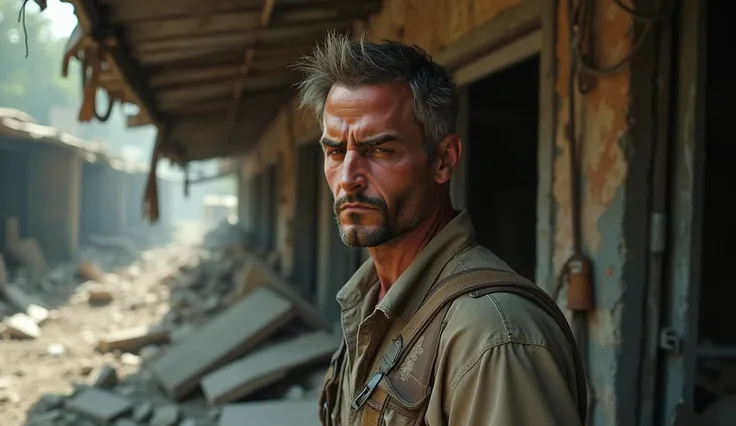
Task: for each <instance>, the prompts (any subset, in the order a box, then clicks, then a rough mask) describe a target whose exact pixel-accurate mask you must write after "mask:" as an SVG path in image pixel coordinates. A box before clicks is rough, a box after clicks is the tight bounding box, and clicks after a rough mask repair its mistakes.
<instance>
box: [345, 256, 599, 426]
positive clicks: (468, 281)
mask: <svg viewBox="0 0 736 426" xmlns="http://www.w3.org/2000/svg"><path fill="white" fill-rule="evenodd" d="M498 292H503V293H513V294H517V295H519V296H521V297H524V298H526V299H528V300H530V301H532V302H534V303H535V304H537V305H538V306H539V307H540V308H542V309H544V311H545V312H547V314H548V315H550V316H551V317H552V318H553V319H554V320H555V322H557V324H558V325H559V327H560V328H561V329H562V331H563V332H564V333H565V337H566V338H567V340H568V344H569V345H570V352H571V353H572V356H573V361H574V364H575V374H576V385H577V396H578V413H579V415H580V419H581V422H582V423H583V424H585V418H586V416H587V398H586V395H587V388H586V385H585V372H584V370H583V364H582V362H581V359H580V354H579V352H578V349H577V346H576V344H575V338H574V336H573V334H572V331H571V330H570V326H569V324H568V323H567V320H566V319H565V316H564V315H563V314H562V312H561V311H560V309H559V307H558V306H557V304H556V303H555V302H554V301H553V300H552V298H551V297H550V296H549V295H548V294H547V293H546V292H545V291H544V290H542V289H540V288H539V287H537V286H536V285H535V284H534V283H533V282H531V281H529V280H527V279H525V278H523V277H521V276H520V275H518V274H516V273H515V272H511V271H504V270H498V269H491V268H476V269H470V270H466V271H462V272H459V273H456V274H453V275H451V276H449V277H447V278H445V279H443V280H440V281H439V282H438V283H437V284H435V285H434V286H433V289H432V291H431V293H430V295H429V296H428V297H427V299H426V300H425V301H424V303H422V305H421V306H420V307H419V309H418V310H417V312H416V313H415V314H414V316H412V317H411V319H410V320H409V322H408V323H407V324H406V325H405V326H404V328H403V329H402V331H401V333H400V334H399V336H398V337H396V338H395V339H394V340H393V343H392V344H391V345H390V346H389V348H388V349H387V350H386V351H385V352H384V353H383V355H382V356H381V358H380V363H379V366H378V369H377V371H376V372H375V373H373V375H372V376H371V377H370V378H369V379H368V381H367V382H366V384H365V386H364V387H363V389H362V390H361V391H360V392H359V393H358V395H356V397H355V399H354V400H353V402H352V404H351V409H352V410H353V411H362V412H361V423H360V424H361V426H379V424H380V420H381V417H382V412H383V410H384V409H385V408H386V405H387V403H388V400H389V399H390V395H389V394H388V392H386V389H384V386H383V385H382V386H379V383H381V381H382V379H384V378H385V377H386V376H387V375H388V374H389V373H390V372H391V371H392V370H393V369H394V367H396V366H397V365H398V364H400V363H401V361H403V359H404V358H405V357H406V355H407V353H408V349H410V348H412V347H413V345H414V344H415V343H416V341H417V339H418V338H419V337H421V335H422V333H423V332H424V331H425V330H426V328H427V327H428V326H429V325H430V323H432V322H433V320H434V319H435V318H436V317H437V315H438V314H440V313H441V312H446V310H447V308H448V307H449V305H450V304H451V303H452V302H453V301H454V300H455V299H457V298H458V297H460V296H463V295H466V294H467V295H470V296H471V297H482V296H485V295H487V294H491V293H498Z"/></svg>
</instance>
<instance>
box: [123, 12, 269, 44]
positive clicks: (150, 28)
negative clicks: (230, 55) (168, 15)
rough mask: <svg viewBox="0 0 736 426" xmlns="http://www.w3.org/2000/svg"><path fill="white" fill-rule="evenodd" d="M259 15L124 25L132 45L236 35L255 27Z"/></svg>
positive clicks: (195, 17) (194, 17)
mask: <svg viewBox="0 0 736 426" xmlns="http://www.w3.org/2000/svg"><path fill="white" fill-rule="evenodd" d="M259 22H260V12H259V11H258V10H251V11H247V12H221V13H212V14H209V15H206V16H202V15H189V16H182V17H179V18H175V19H165V20H157V21H133V22H131V23H129V24H128V25H127V30H128V34H129V38H130V40H131V42H133V43H136V42H140V41H145V40H158V39H165V38H171V37H180V36H192V35H195V34H207V33H222V32H228V31H230V32H237V31H241V30H244V29H249V28H257V27H258V24H259Z"/></svg>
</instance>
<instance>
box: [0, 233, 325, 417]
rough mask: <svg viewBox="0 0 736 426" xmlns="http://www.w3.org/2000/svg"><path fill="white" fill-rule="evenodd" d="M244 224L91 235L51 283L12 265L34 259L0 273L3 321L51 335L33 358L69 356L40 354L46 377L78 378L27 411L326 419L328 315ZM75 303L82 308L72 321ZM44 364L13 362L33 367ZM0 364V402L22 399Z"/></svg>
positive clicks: (20, 330)
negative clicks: (141, 246) (190, 235)
mask: <svg viewBox="0 0 736 426" xmlns="http://www.w3.org/2000/svg"><path fill="white" fill-rule="evenodd" d="M11 226H12V224H11ZM6 228H7V226H6ZM223 229H224V230H225V231H223ZM236 229H237V228H233V227H230V226H229V225H228V226H225V227H222V228H219V229H218V231H217V232H215V233H214V234H213V233H211V234H210V235H209V236H208V238H209V239H208V240H206V242H205V243H202V240H201V239H199V240H198V242H196V243H193V242H192V240H182V241H178V240H177V241H175V242H172V243H170V244H169V245H167V246H161V247H157V248H150V249H147V250H146V251H142V252H141V251H138V252H136V251H135V247H133V245H132V243H131V241H130V239H126V238H123V237H120V238H118V237H94V238H92V239H91V243H92V244H94V245H95V246H96V248H95V249H89V248H83V249H82V250H80V251H81V253H80V257H81V258H82V259H85V260H84V261H82V262H78V263H72V264H69V265H66V266H64V267H63V268H62V267H56V266H54V268H53V269H52V270H50V271H49V272H48V273H46V274H45V275H44V277H46V278H42V280H41V281H43V282H46V284H45V285H44V286H41V285H40V283H39V284H33V279H32V278H30V276H31V275H32V274H31V273H30V272H26V273H25V274H26V275H25V277H26V278H24V275H23V274H24V273H21V272H18V271H23V270H28V267H27V265H23V264H21V265H20V266H21V267H23V268H25V269H19V268H15V270H14V269H13V266H10V267H9V268H8V271H7V276H8V278H7V280H5V282H1V281H0V293H1V295H2V296H3V297H2V298H3V299H4V301H5V302H6V303H5V305H6V306H5V307H4V308H3V306H0V315H2V313H3V311H8V313H9V314H10V315H11V316H10V317H9V318H6V319H5V321H4V322H5V324H6V327H5V332H6V334H9V335H10V334H11V333H12V336H13V337H14V338H29V337H30V338H32V339H33V338H35V339H38V341H39V342H44V343H43V346H42V347H41V348H40V350H41V351H42V354H41V355H36V356H37V357H38V356H43V357H45V358H47V359H48V358H54V359H55V360H56V362H57V363H67V362H68V363H69V364H67V365H68V366H67V367H66V369H65V370H63V371H62V370H60V369H59V367H51V366H49V367H44V368H49V369H51V368H56V370H49V372H50V373H48V374H44V375H42V374H41V372H39V379H38V380H41V379H40V377H56V376H58V377H59V378H62V379H63V378H65V377H66V378H67V382H66V388H67V389H69V386H70V385H71V386H72V387H73V388H74V392H72V393H70V394H69V395H68V396H63V395H58V392H60V393H65V392H68V390H66V391H57V390H53V391H50V392H49V391H47V392H46V393H47V394H48V395H50V396H44V397H43V398H40V399H39V397H40V395H39V396H37V397H35V398H34V399H35V400H36V401H37V402H36V403H35V404H36V405H35V406H34V407H33V408H32V409H31V408H28V409H27V413H28V417H27V420H26V422H25V423H24V424H27V425H35V424H38V425H47V424H48V425H61V426H66V425H70V426H71V425H74V426H91V425H95V424H109V425H117V426H133V425H139V426H141V425H150V426H175V425H176V426H215V425H223V426H230V425H242V424H244V419H247V423H248V424H249V425H254V426H259V425H264V426H265V425H269V426H270V425H273V426H278V425H292V424H300V425H301V424H310V423H313V424H315V425H316V424H318V421H317V416H316V410H317V399H318V395H319V389H320V386H321V384H322V380H321V379H322V378H323V377H324V372H325V370H326V368H327V366H328V363H329V358H330V356H331V355H332V353H334V351H335V349H336V348H337V344H338V340H336V336H335V335H334V334H333V332H332V325H331V324H329V322H328V321H326V320H325V319H324V318H323V317H322V315H321V313H320V312H319V311H318V310H317V309H316V308H315V307H314V306H313V305H311V304H310V303H309V302H307V301H306V300H305V299H303V298H302V297H301V296H300V295H299V294H298V293H297V292H296V291H294V289H293V286H292V285H291V284H290V283H289V282H288V281H287V280H286V279H285V278H283V277H282V276H281V275H280V274H279V273H278V272H277V271H276V270H275V269H274V268H273V267H272V266H271V265H270V264H269V263H270V262H268V261H267V260H266V259H265V257H258V256H257V255H256V254H255V253H253V252H249V251H247V250H245V249H243V244H242V243H241V242H240V241H241V240H240V238H241V237H242V235H241V234H240V233H239V231H238V232H235V230H236ZM218 232H219V234H218ZM7 235H8V234H7V231H6V237H7ZM12 235H13V234H11V236H12ZM213 235H214V237H213ZM218 235H219V236H218ZM234 236H235V237H234ZM236 237H237V238H236ZM15 241H16V243H17V241H20V239H19V238H16V239H15ZM218 241H219V244H218ZM121 259H122V260H121ZM1 260H2V259H0V261H1ZM44 280H45V281H44ZM49 289H51V290H49ZM52 290H53V291H52ZM47 299H48V300H50V301H52V302H53V303H52V304H49V303H46V300H47ZM0 303H2V301H0ZM60 306H61V307H60ZM51 307H53V308H54V309H53V310H50V308H51ZM75 311H79V312H84V315H85V316H86V317H84V318H85V319H84V320H82V321H80V322H76V323H74V324H76V325H72V324H69V323H68V321H69V318H70V317H69V316H70V315H76V312H75ZM80 315H81V314H80ZM0 318H1V317H0ZM42 323H43V327H44V334H43V336H42V335H41V327H40V326H39V325H40V324H42ZM75 327H76V328H75ZM47 328H49V330H54V334H53V335H52V336H51V337H48V338H47V337H46V331H45V330H46V329H47ZM70 331H71V332H70ZM48 339H53V340H50V341H49V340H48ZM36 354H39V352H36ZM41 359H44V358H41ZM0 361H4V359H3V358H2V355H0ZM37 363H38V358H37V359H35V360H34V362H33V363H31V362H30V361H29V362H28V365H29V367H28V368H27V369H20V370H18V371H17V374H16V375H17V376H18V377H23V376H28V375H29V374H30V375H35V371H34V369H36V368H41V367H35V365H37ZM6 364H7V363H6ZM11 364H12V363H11ZM1 365H2V363H1V362H0V411H2V410H3V409H4V407H6V406H7V405H8V404H19V403H21V402H20V401H21V399H20V397H19V396H18V395H24V397H23V399H25V398H26V397H25V392H24V390H21V389H20V388H18V387H17V386H18V383H15V382H11V381H8V380H5V386H4V388H3V386H2V384H3V381H2V379H3V377H4V373H5V372H4V370H3V369H2V367H1ZM51 371H56V372H53V373H51ZM8 377H11V378H12V374H11V375H8ZM21 381H22V382H25V381H26V379H25V378H24V379H22V380H21ZM82 382H86V383H82ZM200 389H201V391H202V392H197V390H200ZM3 401H4V402H3ZM225 404H227V405H225ZM18 424H20V423H18Z"/></svg>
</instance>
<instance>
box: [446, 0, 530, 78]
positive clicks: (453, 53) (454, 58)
mask: <svg viewBox="0 0 736 426" xmlns="http://www.w3.org/2000/svg"><path fill="white" fill-rule="evenodd" d="M541 3H543V2H539V1H523V2H521V3H520V4H519V5H517V6H514V7H511V8H509V9H507V10H505V11H503V12H501V13H499V15H498V16H497V17H496V18H494V19H492V20H490V21H489V22H488V23H487V24H484V25H481V26H480V27H478V28H475V29H473V30H471V31H469V32H468V33H467V34H466V35H464V36H462V37H461V38H460V39H459V40H457V41H456V42H454V43H452V44H451V45H450V46H449V47H448V48H446V49H444V50H442V51H441V52H439V54H438V55H434V56H435V60H436V61H437V62H438V63H440V64H442V65H443V66H445V67H447V68H449V69H452V70H454V69H456V68H457V67H460V66H462V65H465V64H467V63H468V62H470V61H472V60H473V59H475V58H477V57H478V56H481V55H483V54H485V53H488V52H490V51H491V50H493V49H496V48H498V47H500V46H503V45H504V44H506V43H507V42H508V41H509V40H514V39H516V38H518V37H520V36H523V35H525V34H528V33H530V32H532V31H534V30H536V29H538V28H540V26H541V18H540V17H541V8H540V4H541Z"/></svg>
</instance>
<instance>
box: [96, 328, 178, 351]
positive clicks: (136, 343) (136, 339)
mask: <svg viewBox="0 0 736 426" xmlns="http://www.w3.org/2000/svg"><path fill="white" fill-rule="evenodd" d="M169 334H170V331H169V330H167V329H164V328H158V329H156V328H148V327H145V326H144V327H136V328H131V329H127V330H120V331H116V332H114V333H111V334H109V335H108V336H107V337H105V338H103V339H100V341H99V342H98V343H97V350H98V351H100V352H101V353H103V354H104V353H107V352H112V351H114V350H116V349H117V350H120V351H121V352H130V353H138V351H140V350H141V348H143V347H144V346H146V345H159V344H163V343H168V342H169Z"/></svg>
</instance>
